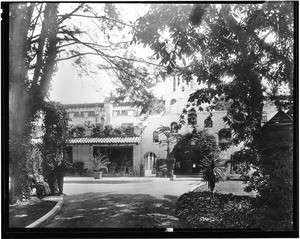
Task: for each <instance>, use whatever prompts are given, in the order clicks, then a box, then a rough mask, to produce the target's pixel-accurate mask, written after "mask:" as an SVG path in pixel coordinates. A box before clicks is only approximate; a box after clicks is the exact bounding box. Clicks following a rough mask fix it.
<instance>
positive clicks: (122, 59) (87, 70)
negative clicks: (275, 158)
mask: <svg viewBox="0 0 300 239" xmlns="http://www.w3.org/2000/svg"><path fill="white" fill-rule="evenodd" d="M5 6H6V7H5ZM3 7H4V8H3V9H4V11H8V12H9V14H8V15H9V133H10V143H11V145H13V144H18V143H21V142H20V140H19V139H20V138H21V137H23V136H24V137H25V138H27V139H24V140H25V141H26V140H27V142H29V140H30V132H31V126H32V124H31V123H32V122H33V121H34V119H35V118H36V116H37V113H38V112H39V110H41V109H42V106H43V102H44V101H45V100H47V97H48V93H49V89H50V87H51V79H52V77H53V74H54V73H55V72H56V71H57V67H58V62H60V61H63V60H69V61H72V63H73V65H74V66H76V67H77V68H78V69H79V73H80V74H82V75H83V76H84V74H85V75H86V74H93V70H94V69H100V70H106V71H109V72H111V73H112V74H114V76H115V78H116V79H117V81H118V85H117V86H116V88H117V89H116V90H117V93H118V94H119V95H120V96H121V99H122V97H123V99H124V98H125V97H129V99H130V100H134V101H136V103H137V104H138V105H142V106H145V102H146V103H148V102H151V100H152V99H153V98H154V96H153V93H152V92H151V90H150V89H151V87H152V86H153V85H154V81H155V79H154V77H150V72H151V73H153V71H152V69H153V67H151V66H154V64H153V63H149V62H147V61H145V59H142V58H141V57H136V56H135V55H134V54H133V53H132V52H133V51H130V47H131V46H130V42H131V39H130V38H128V36H129V34H128V31H129V30H131V29H132V26H131V25H130V24H129V23H126V22H125V21H122V19H120V18H119V16H120V14H119V12H118V10H117V8H116V7H115V5H113V4H108V3H106V4H104V3H103V4H93V3H90V4H85V3H50V2H48V3H33V2H32V3H5V4H3ZM126 36H127V38H126ZM89 56H95V57H97V60H95V59H94V60H93V61H94V62H92V60H91V58H89ZM100 80H101V79H100ZM124 89H126V90H124ZM16 148H18V147H16ZM23 155H24V154H23ZM12 160H14V161H16V162H14V163H13V164H12V165H20V163H18V162H17V161H20V162H21V161H25V160H24V159H23V158H22V157H21V158H16V159H12ZM13 168H15V167H12V172H11V176H12V177H14V175H18V174H17V173H16V172H14V169H13ZM12 181H14V180H13V179H12Z"/></svg>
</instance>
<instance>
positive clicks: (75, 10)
mask: <svg viewBox="0 0 300 239" xmlns="http://www.w3.org/2000/svg"><path fill="white" fill-rule="evenodd" d="M83 5H84V3H81V4H80V5H79V6H78V7H77V8H75V9H74V10H73V11H72V12H70V13H68V14H66V15H58V17H60V16H61V17H62V18H61V19H60V20H59V21H58V25H59V24H61V23H62V22H63V21H64V20H66V19H67V18H69V17H71V16H72V15H73V14H74V13H75V12H77V11H78V10H79V9H80V8H82V7H83Z"/></svg>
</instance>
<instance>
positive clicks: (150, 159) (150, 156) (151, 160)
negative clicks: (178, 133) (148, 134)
mask: <svg viewBox="0 0 300 239" xmlns="http://www.w3.org/2000/svg"><path fill="white" fill-rule="evenodd" d="M144 159H145V163H144V165H145V175H146V176H147V175H153V174H155V160H156V155H155V153H152V152H148V153H146V154H145V156H144Z"/></svg>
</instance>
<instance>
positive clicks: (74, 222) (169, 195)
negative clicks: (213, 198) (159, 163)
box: [45, 177, 201, 228]
mask: <svg viewBox="0 0 300 239" xmlns="http://www.w3.org/2000/svg"><path fill="white" fill-rule="evenodd" d="M200 183H201V182H200V181H199V180H198V179H193V178H190V179H183V178H181V179H176V180H175V181H170V179H168V178H151V177H149V178H147V177H143V178H103V179H100V180H94V179H91V178H66V179H65V183H64V192H65V193H66V194H67V195H68V197H67V198H66V199H65V202H64V205H63V207H62V209H61V212H60V213H59V214H58V215H57V216H56V217H55V218H54V219H53V220H52V221H51V222H50V223H48V224H47V225H46V226H45V227H60V228H142V227H143V228H154V227H156V228H159V227H162V228H167V227H168V228H169V227H171V228H182V227H184V224H183V223H182V222H181V221H179V219H178V218H176V217H175V205H176V200H177V198H178V197H179V196H180V195H182V194H183V193H185V192H188V191H189V190H191V189H193V188H195V187H196V186H197V185H199V184H200Z"/></svg>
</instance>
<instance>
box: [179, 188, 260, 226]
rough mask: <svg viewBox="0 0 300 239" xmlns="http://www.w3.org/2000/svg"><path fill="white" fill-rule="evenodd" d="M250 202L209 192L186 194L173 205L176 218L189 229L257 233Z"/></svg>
mask: <svg viewBox="0 0 300 239" xmlns="http://www.w3.org/2000/svg"><path fill="white" fill-rule="evenodd" d="M253 201H254V198H251V197H248V196H236V195H233V194H219V193H214V194H212V193H210V192H206V191H205V192H197V193H195V192H189V193H185V194H183V195H181V196H180V197H179V199H178V200H177V203H176V215H177V216H178V217H179V218H180V219H182V220H183V221H185V222H186V223H187V224H188V225H189V226H190V227H192V228H202V229H204V228H221V229H226V228H234V229H239V228H241V229H247V228H248V229H257V228H258V227H259V225H258V224H257V223H256V218H257V217H256V215H259V214H260V213H261V212H260V211H259V210H258V209H255V208H254V207H253Z"/></svg>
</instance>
